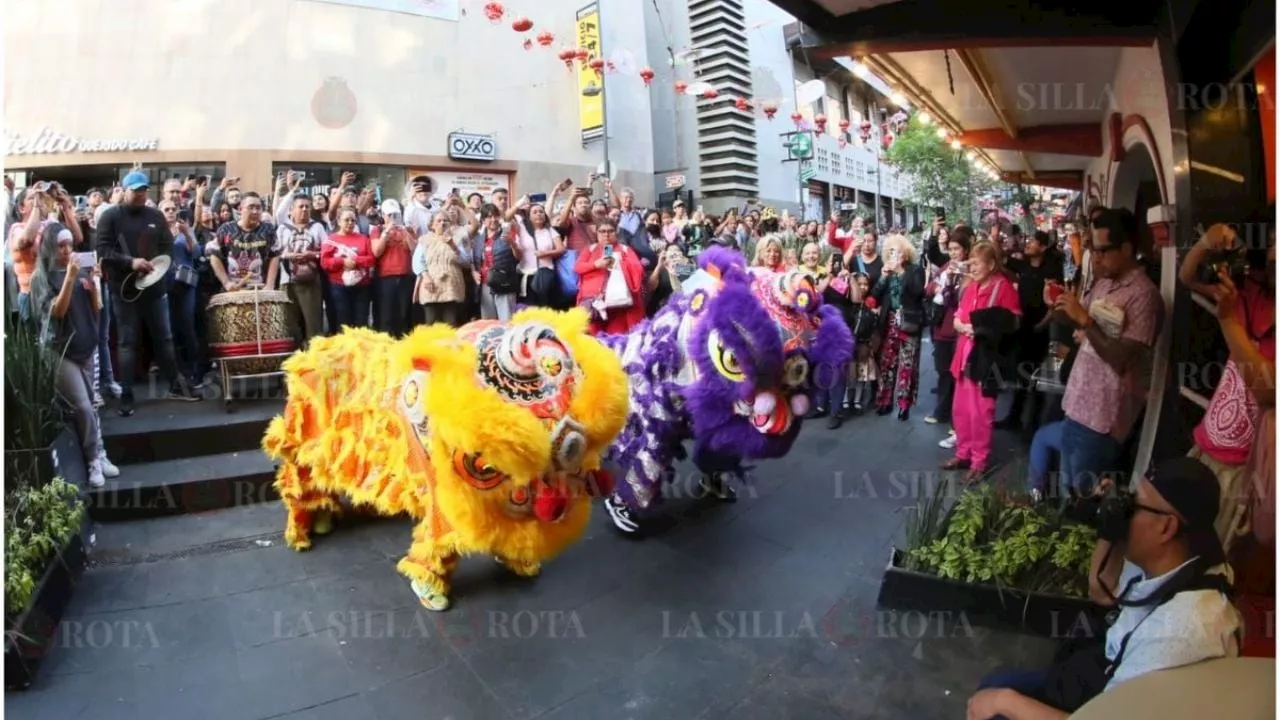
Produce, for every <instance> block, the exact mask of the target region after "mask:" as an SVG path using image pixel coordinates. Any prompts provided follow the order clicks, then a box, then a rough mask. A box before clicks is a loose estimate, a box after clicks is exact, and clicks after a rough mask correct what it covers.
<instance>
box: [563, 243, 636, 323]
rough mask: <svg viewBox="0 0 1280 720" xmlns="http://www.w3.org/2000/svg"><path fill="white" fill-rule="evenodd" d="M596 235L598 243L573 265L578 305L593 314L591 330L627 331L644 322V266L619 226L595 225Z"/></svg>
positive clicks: (581, 255) (583, 253)
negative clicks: (624, 240)
mask: <svg viewBox="0 0 1280 720" xmlns="http://www.w3.org/2000/svg"><path fill="white" fill-rule="evenodd" d="M596 237H597V238H599V242H597V243H596V244H595V245H593V246H591V247H590V248H587V249H586V250H585V251H584V252H582V253H581V254H580V255H578V260H577V263H575V264H574V268H573V269H574V271H575V272H577V273H578V278H579V280H578V305H579V306H582V307H586V308H587V309H588V311H589V312H590V313H591V332H592V333H601V332H606V333H610V334H621V333H625V332H628V331H629V330H631V328H633V327H635V326H636V325H638V324H640V323H641V322H643V321H644V310H645V307H644V303H645V288H646V278H645V272H644V265H642V264H641V263H640V257H639V256H638V255H636V251H635V250H632V249H631V248H629V247H627V246H626V245H623V244H621V243H620V242H618V227H617V225H615V224H614V223H613V222H612V221H611V220H602V221H600V222H599V223H597V224H596ZM610 283H612V284H613V287H610ZM624 287H625V292H624V290H623V288H624ZM628 294H629V298H627V297H626V296H627V295H628ZM624 300H626V302H624Z"/></svg>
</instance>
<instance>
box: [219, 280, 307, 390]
mask: <svg viewBox="0 0 1280 720" xmlns="http://www.w3.org/2000/svg"><path fill="white" fill-rule="evenodd" d="M256 289H257V288H255V290H256ZM257 298H258V296H257V294H256V293H255V294H254V308H253V317H254V335H255V336H256V342H257V348H256V349H257V352H256V353H255V354H252V355H234V356H223V357H219V358H218V374H219V376H220V377H221V378H222V405H223V409H225V410H226V411H227V412H234V411H235V405H234V404H233V403H234V401H235V397H233V395H232V393H231V381H232V380H253V379H256V378H272V377H280V378H282V377H284V374H285V373H284V370H283V369H276V370H272V371H270V372H246V373H234V372H232V368H233V367H234V366H237V365H240V364H242V363H246V364H253V363H254V362H255V361H256V362H257V363H258V364H261V362H262V361H263V360H274V359H279V361H280V363H281V364H282V363H283V362H284V360H285V359H286V358H288V357H290V356H291V355H293V353H294V350H290V351H288V352H271V351H268V350H266V349H264V347H263V339H262V313H261V311H260V310H259V308H258V305H257V303H258V300H257ZM276 367H277V368H279V367H280V365H278V364H277V365H276Z"/></svg>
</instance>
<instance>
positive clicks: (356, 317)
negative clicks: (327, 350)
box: [330, 285, 372, 333]
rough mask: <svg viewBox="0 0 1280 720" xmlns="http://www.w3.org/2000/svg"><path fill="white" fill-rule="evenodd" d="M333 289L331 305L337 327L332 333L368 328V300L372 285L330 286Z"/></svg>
mask: <svg viewBox="0 0 1280 720" xmlns="http://www.w3.org/2000/svg"><path fill="white" fill-rule="evenodd" d="M330 287H332V288H333V305H334V310H335V312H336V314H337V316H338V326H337V327H335V328H334V332H335V333H337V332H341V331H342V328H343V327H362V328H367V327H369V298H370V295H371V292H372V285H353V286H351V287H347V286H345V285H331V286H330Z"/></svg>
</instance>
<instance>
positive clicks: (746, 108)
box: [733, 97, 751, 112]
mask: <svg viewBox="0 0 1280 720" xmlns="http://www.w3.org/2000/svg"><path fill="white" fill-rule="evenodd" d="M733 106H734V107H736V108H738V109H739V110H741V111H743V112H751V101H750V100H748V99H746V98H744V97H740V98H738V99H737V100H734V101H733Z"/></svg>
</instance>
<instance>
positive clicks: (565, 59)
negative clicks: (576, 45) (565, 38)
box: [556, 48, 578, 70]
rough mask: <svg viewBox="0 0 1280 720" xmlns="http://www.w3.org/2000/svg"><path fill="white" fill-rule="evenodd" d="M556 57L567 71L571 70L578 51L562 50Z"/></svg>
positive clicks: (571, 49)
mask: <svg viewBox="0 0 1280 720" xmlns="http://www.w3.org/2000/svg"><path fill="white" fill-rule="evenodd" d="M556 57H558V58H560V62H562V63H564V66H565V67H566V68H568V69H569V70H573V61H574V60H575V59H577V57H578V51H577V50H574V49H573V48H564V49H562V50H561V51H560V54H559V55H557V56H556Z"/></svg>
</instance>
